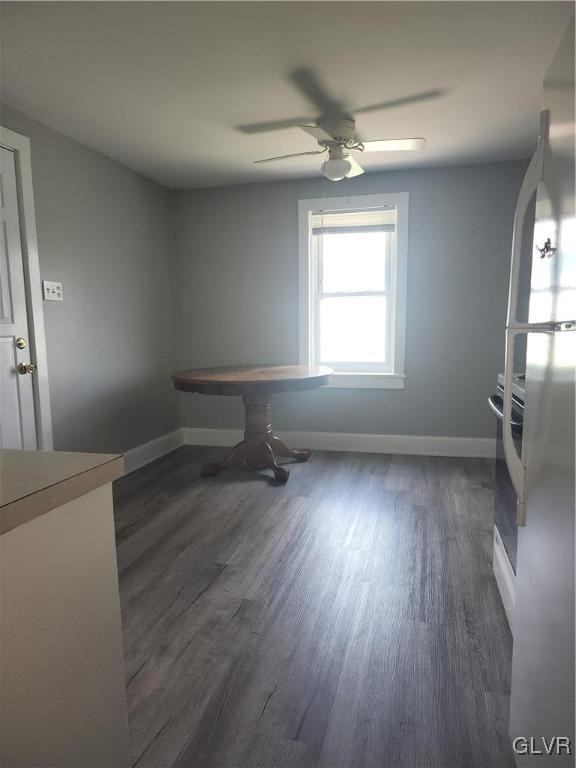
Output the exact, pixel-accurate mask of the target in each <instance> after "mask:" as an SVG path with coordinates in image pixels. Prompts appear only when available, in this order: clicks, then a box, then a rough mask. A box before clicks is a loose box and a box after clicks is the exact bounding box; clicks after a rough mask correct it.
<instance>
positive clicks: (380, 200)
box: [299, 193, 408, 389]
mask: <svg viewBox="0 0 576 768" xmlns="http://www.w3.org/2000/svg"><path fill="white" fill-rule="evenodd" d="M299 227H300V233H299V236H300V358H301V362H302V363H304V364H309V363H311V364H322V365H329V366H330V367H331V368H333V369H334V371H335V376H334V377H333V383H332V386H336V387H350V388H356V387H380V388H394V389H401V388H403V387H404V334H405V303H406V251H407V233H408V195H407V193H399V194H393V195H366V196H361V197H352V198H347V197H346V198H344V197H343V198H338V197H336V198H326V199H319V200H301V201H300V204H299Z"/></svg>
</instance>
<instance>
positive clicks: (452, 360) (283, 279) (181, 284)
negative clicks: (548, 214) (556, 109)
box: [172, 162, 526, 437]
mask: <svg viewBox="0 0 576 768" xmlns="http://www.w3.org/2000/svg"><path fill="white" fill-rule="evenodd" d="M525 167H526V164H525V163H524V162H510V163H497V164H486V165H476V166H461V167H452V168H439V169H426V170H410V171H395V172H389V173H377V174H376V173H372V174H366V176H363V177H362V178H360V179H355V180H351V181H349V182H339V183H338V184H337V185H336V184H333V183H331V182H328V181H325V180H321V179H318V180H304V181H297V182H292V181H284V182H279V183H265V184H251V185H243V186H236V187H227V188H221V189H210V190H199V191H185V192H173V193H172V196H173V214H174V245H175V257H176V275H177V280H176V289H177V304H178V308H179V309H178V311H179V320H178V324H177V328H178V335H179V338H178V347H179V360H178V364H179V367H180V368H183V367H197V366H209V365H233V364H249V363H269V364H277V363H291V362H297V360H298V286H297V277H298V243H297V201H298V200H299V199H301V198H307V197H321V196H322V195H324V194H326V195H329V196H333V195H346V194H367V193H377V192H400V191H407V192H409V193H410V215H409V218H410V221H409V257H408V259H409V260H408V308H407V337H406V374H407V379H406V387H405V389H404V390H399V391H395V390H342V389H322V390H317V391H314V392H308V393H293V394H285V395H278V396H277V397H276V401H275V406H274V422H275V426H276V427H278V428H280V429H295V430H312V431H326V432H361V433H362V432H366V433H383V434H408V435H452V436H469V437H490V436H492V435H493V434H494V430H495V424H494V419H493V417H492V416H491V415H490V413H489V411H488V408H487V405H486V398H487V396H488V395H489V394H490V393H491V392H492V391H493V390H494V386H495V382H496V376H497V373H498V371H501V370H502V367H503V355H504V324H505V309H506V296H507V287H508V269H509V254H510V245H511V235H512V220H513V215H514V207H515V201H516V197H517V193H518V190H519V187H520V183H521V180H522V176H523V173H524V170H525ZM179 397H180V404H181V422H182V424H183V425H184V426H199V427H226V428H227V427H240V426H241V425H242V408H241V403H240V401H239V399H238V398H215V397H205V396H200V395H192V394H190V395H184V394H180V395H179Z"/></svg>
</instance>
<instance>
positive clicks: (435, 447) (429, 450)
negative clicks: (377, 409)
mask: <svg viewBox="0 0 576 768" xmlns="http://www.w3.org/2000/svg"><path fill="white" fill-rule="evenodd" d="M276 434H278V437H281V438H282V439H283V440H285V441H286V442H287V443H288V445H290V446H292V447H296V448H311V449H312V450H314V451H351V452H358V453H398V454H408V455H414V456H461V457H466V456H469V457H474V458H492V457H493V456H494V450H495V443H494V440H491V439H489V438H483V437H435V436H430V435H425V436H420V437H415V436H412V435H370V434H364V435H363V434H356V433H353V432H291V431H290V432H284V431H280V432H277V433H276ZM243 436H244V432H243V431H242V430H241V429H202V428H200V427H182V428H180V429H175V430H174V431H173V432H169V433H168V434H167V435H162V436H161V437H157V438H156V439H155V440H150V442H148V443H144V444H143V445H138V446H137V447H136V448H132V449H131V450H129V451H126V453H125V454H124V465H125V467H126V472H134V470H135V469H140V467H143V466H145V465H146V464H149V463H150V462H151V461H154V460H155V459H159V458H160V457H161V456H165V455H166V454H167V453H170V452H171V451H174V450H176V448H179V447H180V446H181V445H214V446H232V445H235V444H236V443H239V442H240V440H242V438H243Z"/></svg>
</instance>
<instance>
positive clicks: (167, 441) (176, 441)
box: [124, 429, 184, 472]
mask: <svg viewBox="0 0 576 768" xmlns="http://www.w3.org/2000/svg"><path fill="white" fill-rule="evenodd" d="M183 444H184V430H183V429H175V430H174V431H173V432H169V433H168V434H167V435H162V436H161V437H157V438H156V439H155V440H150V442H148V443H144V444H143V445H138V446H136V448H132V449H131V450H129V451H126V453H125V454H124V467H125V469H126V472H134V470H135V469H140V467H143V466H144V465H145V464H149V463H150V462H151V461H154V460H155V459H159V458H160V457H161V456H165V455H166V454H167V453H170V452H171V451H174V450H176V448H179V447H180V446H181V445H183Z"/></svg>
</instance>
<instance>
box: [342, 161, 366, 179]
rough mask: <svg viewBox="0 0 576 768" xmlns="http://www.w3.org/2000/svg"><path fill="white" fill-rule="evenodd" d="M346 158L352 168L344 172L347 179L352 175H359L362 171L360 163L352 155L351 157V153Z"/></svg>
mask: <svg viewBox="0 0 576 768" xmlns="http://www.w3.org/2000/svg"><path fill="white" fill-rule="evenodd" d="M346 160H348V162H349V163H350V165H351V166H352V168H350V170H349V171H348V173H347V174H346V178H347V179H351V178H352V177H353V176H361V175H362V174H363V173H364V168H362V166H361V165H360V163H359V162H358V161H357V160H356V159H355V158H354V157H352V155H347V156H346Z"/></svg>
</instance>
